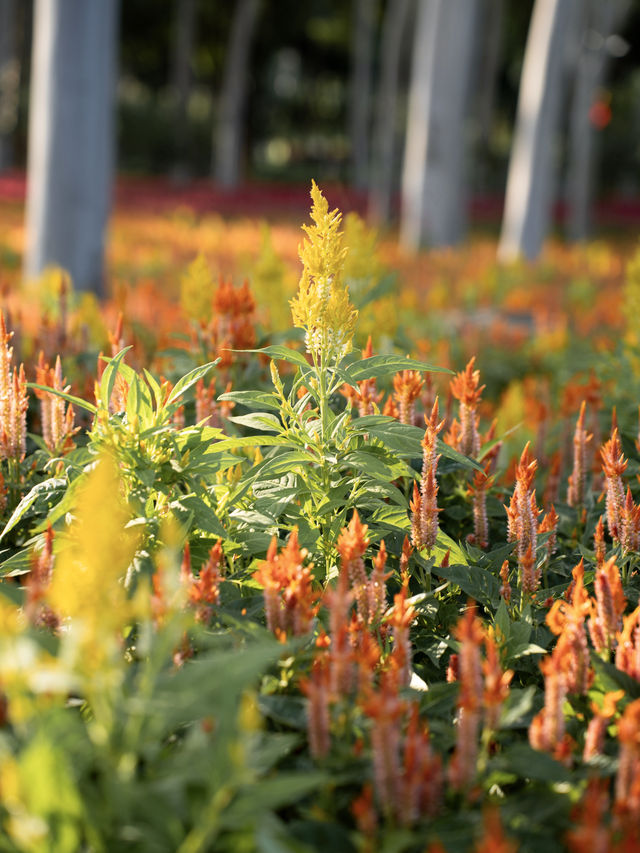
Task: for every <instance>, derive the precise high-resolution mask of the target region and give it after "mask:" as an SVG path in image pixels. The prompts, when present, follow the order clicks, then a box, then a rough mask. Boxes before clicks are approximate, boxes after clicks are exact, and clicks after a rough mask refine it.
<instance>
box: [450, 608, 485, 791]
mask: <svg viewBox="0 0 640 853" xmlns="http://www.w3.org/2000/svg"><path fill="white" fill-rule="evenodd" d="M453 634H454V636H455V637H456V639H457V640H458V641H459V642H460V650H459V652H458V661H457V669H458V681H459V683H460V693H459V695H458V717H457V723H456V746H455V749H454V752H453V755H452V757H451V762H450V764H449V782H450V784H451V785H452V786H453V787H454V788H457V789H463V788H466V787H468V785H469V784H470V783H471V782H472V780H473V777H474V776H475V772H476V761H477V757H478V729H479V726H480V707H481V702H482V697H483V689H484V681H483V677H482V661H481V658H480V645H481V643H482V640H483V639H484V632H483V630H482V624H481V622H480V620H479V619H478V617H477V616H476V611H475V608H474V607H467V609H466V611H465V614H464V616H463V617H462V618H461V619H460V620H459V622H458V624H457V625H456V627H455V628H454V631H453Z"/></svg>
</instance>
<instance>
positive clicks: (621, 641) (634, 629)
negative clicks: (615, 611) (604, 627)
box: [616, 606, 640, 681]
mask: <svg viewBox="0 0 640 853" xmlns="http://www.w3.org/2000/svg"><path fill="white" fill-rule="evenodd" d="M616 639H617V647H616V666H617V667H618V669H620V670H622V672H626V673H627V675H630V676H631V677H632V678H635V679H636V680H637V681H640V606H638V607H636V609H635V610H634V611H633V612H632V613H630V614H629V615H628V616H625V617H624V621H623V627H622V630H621V631H619V632H618V634H617V636H616Z"/></svg>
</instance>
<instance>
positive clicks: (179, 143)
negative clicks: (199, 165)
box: [171, 0, 196, 182]
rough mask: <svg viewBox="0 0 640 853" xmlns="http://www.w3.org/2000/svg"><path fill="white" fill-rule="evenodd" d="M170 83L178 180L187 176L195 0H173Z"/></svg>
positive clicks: (175, 171)
mask: <svg viewBox="0 0 640 853" xmlns="http://www.w3.org/2000/svg"><path fill="white" fill-rule="evenodd" d="M175 12H176V14H175V33H174V42H173V61H172V68H171V86H172V89H173V96H174V98H175V105H176V108H175V119H176V122H175V128H174V143H175V163H174V167H173V172H172V176H173V178H174V179H175V180H176V181H178V182H182V181H184V180H186V179H187V178H188V176H189V163H188V153H189V122H188V115H187V107H188V105H189V95H190V94H191V56H192V54H193V46H194V40H195V30H196V0H176V2H175Z"/></svg>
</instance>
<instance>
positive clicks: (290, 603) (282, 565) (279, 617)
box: [253, 528, 318, 640]
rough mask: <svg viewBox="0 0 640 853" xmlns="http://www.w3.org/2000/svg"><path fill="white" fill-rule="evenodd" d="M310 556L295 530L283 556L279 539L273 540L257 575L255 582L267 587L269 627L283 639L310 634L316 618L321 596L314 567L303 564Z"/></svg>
mask: <svg viewBox="0 0 640 853" xmlns="http://www.w3.org/2000/svg"><path fill="white" fill-rule="evenodd" d="M306 556H307V552H306V551H305V550H304V549H303V550H300V547H299V545H298V531H297V529H296V528H294V529H293V530H292V532H291V535H290V536H289V540H288V542H287V544H286V546H285V547H284V549H283V550H282V551H281V553H280V554H278V540H277V538H276V537H275V536H274V537H273V539H272V540H271V545H270V546H269V550H268V551H267V559H266V560H264V561H263V562H261V563H260V564H259V565H258V569H257V571H256V572H254V573H253V578H254V580H255V581H256V582H257V583H259V584H260V586H262V587H263V588H264V601H265V613H266V617H267V627H268V628H269V630H270V631H273V633H274V634H275V635H276V636H277V637H278V638H279V639H281V640H284V639H285V638H286V636H287V633H288V632H291V633H292V634H293V635H294V636H299V635H301V634H306V633H307V632H308V631H309V630H310V628H311V622H312V620H313V617H314V616H315V612H316V606H315V605H316V601H317V599H318V593H317V592H316V591H315V590H314V588H313V577H312V575H311V568H310V567H309V566H304V565H303V561H304V559H305V557H306Z"/></svg>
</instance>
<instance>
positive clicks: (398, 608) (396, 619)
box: [386, 576, 416, 686]
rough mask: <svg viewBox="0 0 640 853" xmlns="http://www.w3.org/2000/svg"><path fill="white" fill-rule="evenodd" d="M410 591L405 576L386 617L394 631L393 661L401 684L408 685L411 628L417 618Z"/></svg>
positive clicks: (407, 579)
mask: <svg viewBox="0 0 640 853" xmlns="http://www.w3.org/2000/svg"><path fill="white" fill-rule="evenodd" d="M408 591H409V578H408V576H405V579H404V582H403V584H402V588H401V590H400V592H399V593H397V594H396V595H395V596H394V599H393V608H392V609H391V612H390V613H389V615H388V616H387V617H386V621H387V622H388V624H389V625H390V626H391V629H392V631H393V652H392V653H391V663H392V666H393V667H394V669H395V671H396V673H397V675H398V679H399V684H401V685H404V686H406V685H408V684H409V682H410V681H411V640H410V639H409V629H410V627H411V623H412V622H413V621H414V619H415V618H416V611H415V608H414V607H413V606H412V605H411V604H408V602H407V593H408Z"/></svg>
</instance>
